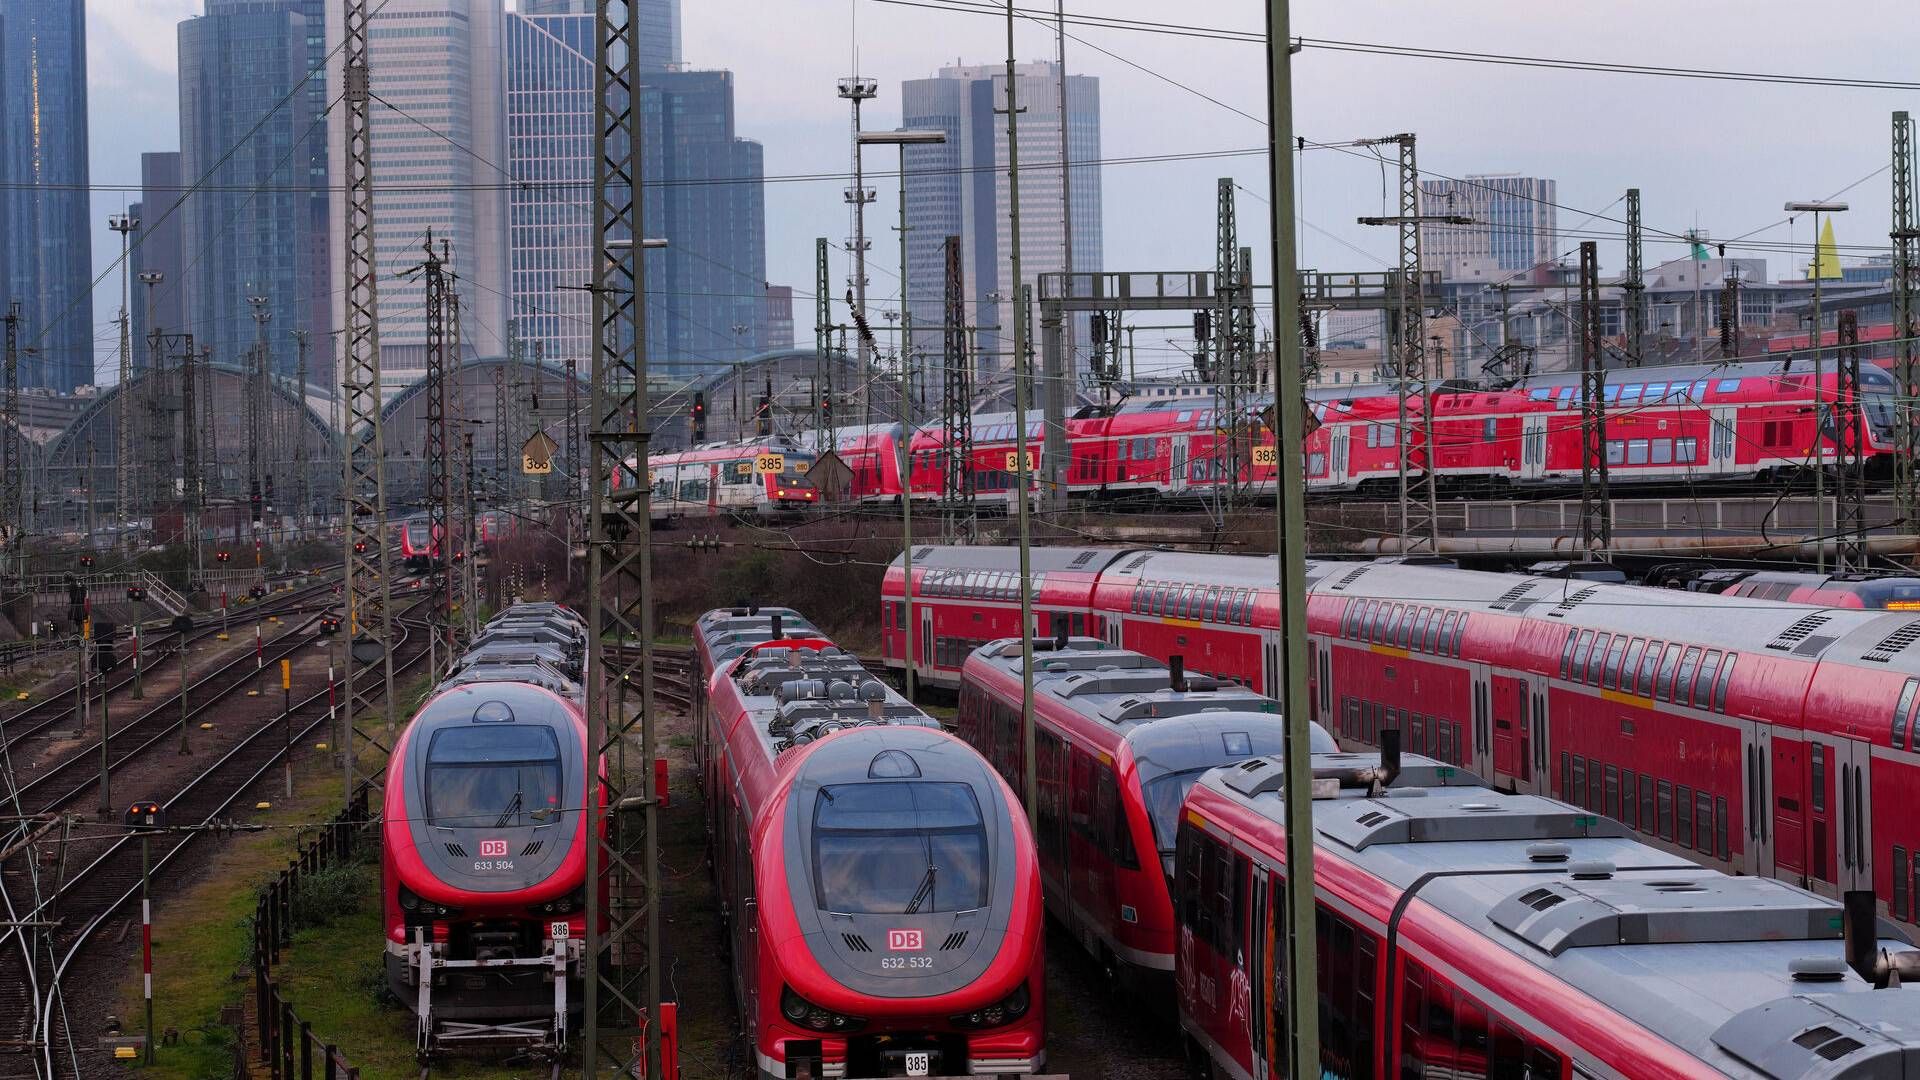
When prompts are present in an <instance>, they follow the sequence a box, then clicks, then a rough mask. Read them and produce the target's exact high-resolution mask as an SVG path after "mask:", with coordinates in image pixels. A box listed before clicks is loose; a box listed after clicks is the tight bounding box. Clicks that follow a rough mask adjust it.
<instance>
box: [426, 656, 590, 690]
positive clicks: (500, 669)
mask: <svg viewBox="0 0 1920 1080" xmlns="http://www.w3.org/2000/svg"><path fill="white" fill-rule="evenodd" d="M496 682H514V683H529V684H531V685H533V686H539V687H543V688H545V689H548V690H551V691H553V692H554V693H556V694H559V695H561V696H563V697H578V696H580V694H581V693H582V691H581V688H580V684H579V683H577V682H575V681H573V680H572V679H571V678H569V677H567V675H565V674H564V673H562V672H561V671H560V670H558V669H557V668H555V667H553V666H552V665H551V664H550V663H548V662H547V661H546V660H545V659H542V658H539V657H524V658H516V659H512V660H507V659H498V660H494V659H489V660H486V661H483V662H479V663H475V664H471V665H468V666H465V667H462V668H461V669H460V670H458V671H456V672H454V673H453V674H452V675H449V676H447V677H446V678H445V679H442V680H441V681H440V689H442V690H445V689H448V688H451V687H455V686H468V685H471V684H474V683H496Z"/></svg>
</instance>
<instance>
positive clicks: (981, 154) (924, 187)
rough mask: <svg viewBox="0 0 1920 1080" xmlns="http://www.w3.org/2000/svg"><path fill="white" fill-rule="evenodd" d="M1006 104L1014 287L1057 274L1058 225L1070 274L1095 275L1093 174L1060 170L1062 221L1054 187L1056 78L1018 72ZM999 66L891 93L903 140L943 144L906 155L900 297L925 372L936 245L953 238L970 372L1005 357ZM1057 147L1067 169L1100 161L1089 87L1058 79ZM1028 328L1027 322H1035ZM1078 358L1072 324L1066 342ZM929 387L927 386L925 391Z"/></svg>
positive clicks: (1007, 264) (936, 277)
mask: <svg viewBox="0 0 1920 1080" xmlns="http://www.w3.org/2000/svg"><path fill="white" fill-rule="evenodd" d="M1014 79H1015V82H1014V94H1015V98H1016V100H1017V102H1018V104H1019V106H1020V107H1021V108H1022V109H1024V110H1025V111H1024V112H1023V113H1021V115H1020V264H1021V265H1020V270H1021V283H1022V284H1028V285H1031V284H1034V283H1035V280H1036V278H1037V277H1038V275H1040V274H1043V273H1054V272H1058V271H1060V270H1063V269H1065V268H1066V239H1067V229H1068V224H1069V217H1071V227H1072V236H1073V269H1074V270H1075V271H1076V272H1080V273H1087V272H1092V271H1097V270H1099V269H1100V267H1101V266H1102V263H1103V255H1102V241H1101V197H1100V170H1099V169H1098V168H1097V167H1095V166H1091V165H1080V164H1076V165H1074V166H1073V168H1072V176H1071V177H1070V178H1069V187H1070V188H1071V189H1072V197H1073V206H1072V212H1071V215H1069V213H1068V208H1067V206H1066V205H1065V201H1064V199H1063V198H1062V192H1061V185H1060V169H1061V146H1060V121H1059V117H1060V69H1059V66H1058V65H1057V64H1054V63H1029V64H1019V65H1016V66H1015V68H1014ZM1005 104H1006V66H1005V65H1000V64H983V65H973V66H960V67H948V68H942V69H940V72H939V74H938V75H936V76H935V77H933V78H931V79H910V80H908V81H907V82H905V83H902V84H901V110H902V114H903V119H904V123H905V125H906V126H907V127H909V128H937V129H939V130H941V131H944V132H946V135H947V141H946V143H945V144H944V145H938V146H915V147H909V148H908V149H907V156H906V169H907V287H908V290H909V292H908V303H909V305H910V306H911V307H912V309H913V322H914V328H915V329H914V349H915V351H916V352H917V353H919V354H921V355H923V356H926V357H931V358H933V360H932V361H931V362H930V363H929V367H928V370H933V369H934V365H937V361H938V357H939V355H940V350H941V336H940V330H939V328H940V325H941V322H942V319H943V317H944V311H943V307H942V302H943V299H944V297H945V294H946V261H945V255H944V254H943V248H942V245H943V244H944V243H945V241H946V238H947V237H948V236H958V237H960V238H961V258H962V263H963V268H962V277H963V278H964V281H965V287H966V299H967V310H968V312H969V317H970V318H971V319H972V320H973V321H974V322H975V323H976V324H977V325H979V326H981V327H995V328H1006V329H992V330H989V329H982V330H981V331H980V333H979V335H978V339H977V342H978V350H979V353H980V355H979V356H978V357H977V358H976V361H977V367H976V370H977V371H979V372H981V373H983V374H989V373H992V372H996V371H1004V370H1005V369H1006V368H1007V366H1008V360H1009V357H1008V356H1007V355H1006V354H1007V352H1008V351H1009V350H1011V348H1012V331H1011V323H1010V322H1009V321H1008V320H1010V319H1011V318H1012V315H1013V302H1014V300H1015V298H1016V295H1017V294H1016V291H1015V284H1014V282H1013V281H1012V280H1011V279H1012V264H1011V259H1010V255H1011V248H1010V244H1011V241H1012V231H1011V229H1012V227H1011V224H1010V222H1009V219H1008V214H1007V210H1008V201H1009V200H1008V188H1007V176H1006V170H1007V129H1006V118H1005V117H1004V116H997V115H996V114H995V112H994V110H996V109H999V108H1002V107H1004V106H1005ZM1067 139H1068V144H1069V147H1068V148H1069V151H1070V155H1071V157H1070V160H1072V161H1074V162H1091V161H1097V160H1099V157H1100V80H1099V79H1098V78H1096V77H1094V76H1090V75H1069V76H1068V77H1067ZM1036 318H1037V315H1036ZM1076 336H1077V337H1078V338H1079V339H1080V341H1081V343H1082V348H1081V350H1080V355H1081V356H1082V357H1084V356H1085V355H1086V348H1085V343H1086V340H1087V330H1086V324H1085V322H1084V320H1082V322H1081V324H1080V327H1079V328H1078V329H1077V331H1076ZM936 385H937V384H936Z"/></svg>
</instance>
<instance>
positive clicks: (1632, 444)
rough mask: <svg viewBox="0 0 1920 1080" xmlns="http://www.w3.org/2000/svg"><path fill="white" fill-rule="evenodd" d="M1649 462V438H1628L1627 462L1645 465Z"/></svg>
mask: <svg viewBox="0 0 1920 1080" xmlns="http://www.w3.org/2000/svg"><path fill="white" fill-rule="evenodd" d="M1646 463H1647V440H1645V439H1628V440H1627V464H1629V465H1645V464H1646Z"/></svg>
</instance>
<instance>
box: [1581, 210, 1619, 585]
mask: <svg viewBox="0 0 1920 1080" xmlns="http://www.w3.org/2000/svg"><path fill="white" fill-rule="evenodd" d="M1598 247H1599V246H1598V245H1597V244H1595V243H1594V242H1593V241H1591V240H1587V241H1583V242H1582V243H1581V244H1580V548H1581V550H1582V551H1584V552H1586V553H1587V554H1588V555H1597V556H1599V557H1601V558H1605V557H1606V556H1607V554H1608V552H1609V550H1610V549H1611V548H1612V547H1613V506H1612V504H1611V503H1609V502H1608V501H1607V403H1606V390H1607V366H1606V355H1605V354H1604V353H1603V352H1602V344H1601V340H1600V256H1599V251H1598Z"/></svg>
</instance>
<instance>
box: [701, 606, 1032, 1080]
mask: <svg viewBox="0 0 1920 1080" xmlns="http://www.w3.org/2000/svg"><path fill="white" fill-rule="evenodd" d="M717 614H718V616H719V617H703V618H702V620H701V621H700V623H699V624H698V625H697V627H696V634H697V635H700V636H707V635H721V634H738V633H740V632H742V631H743V630H744V629H746V628H744V627H742V626H741V625H739V623H740V621H741V619H742V618H764V620H765V625H766V628H767V633H768V635H769V636H768V637H767V638H766V640H763V641H759V642H755V643H752V644H745V643H743V642H738V641H730V642H727V643H726V644H725V646H724V647H722V646H721V645H720V643H719V642H717V641H716V642H713V646H714V647H712V648H709V649H707V650H706V652H705V655H709V656H715V657H718V656H720V655H721V654H722V653H723V652H724V651H726V650H728V649H731V648H732V647H733V646H734V645H738V644H745V648H744V650H742V651H739V652H738V654H737V655H734V656H732V657H731V658H730V659H724V660H717V661H716V662H715V664H714V668H713V670H712V671H711V672H710V673H709V675H708V679H707V688H706V693H705V695H704V697H703V698H702V699H701V701H700V703H699V704H698V706H697V708H696V713H697V716H698V719H699V735H698V736H697V740H696V741H698V742H700V743H701V744H702V745H701V747H700V749H699V758H700V761H701V770H702V784H703V786H704V787H705V789H706V791H707V796H708V797H707V806H708V813H709V822H708V827H709V832H710V839H711V844H712V861H713V866H714V872H715V876H716V878H717V881H718V885H719V892H720V895H721V897H722V902H723V914H724V917H725V920H726V922H727V935H728V936H727V941H728V944H729V948H730V952H731V957H732V971H733V983H734V990H735V993H736V995H737V1000H738V1002H739V1005H740V1013H741V1017H742V1020H743V1022H744V1025H745V1027H746V1030H747V1032H748V1033H749V1035H750V1037H751V1038H752V1041H753V1047H754V1055H755V1059H756V1063H757V1071H756V1075H757V1076H759V1077H760V1078H761V1080H790V1078H792V1077H795V1076H802V1075H810V1076H838V1077H872V1076H898V1075H919V1076H928V1075H931V1076H958V1075H974V1074H983V1075H1004V1074H1027V1073H1036V1072H1039V1071H1041V1070H1042V1068H1043V1067H1044V1065H1045V1061H1046V1051H1045V1041H1044V1032H1045V1023H1044V1000H1043V999H1044V990H1045V987H1044V961H1043V956H1042V943H1043V942H1042V939H1043V934H1042V920H1043V917H1044V916H1043V914H1042V907H1041V899H1040V876H1039V871H1038V868H1037V866H1036V864H1035V853H1034V847H1033V838H1032V835H1031V833H1030V832H1029V831H1028V828H1027V821H1026V817H1025V815H1024V814H1022V813H1021V810H1020V805H1019V803H1018V801H1017V800H1016V799H1015V798H1014V795H1013V793H1012V791H1010V790H1009V789H1008V787H1007V785H1006V784H1005V783H1004V782H1003V781H1002V780H1001V779H1000V777H999V776H998V775H997V774H995V773H994V771H993V769H992V768H991V767H990V766H989V765H988V764H987V763H986V762H985V761H984V760H982V759H981V757H980V756H979V755H978V754H976V753H975V752H973V750H972V749H970V748H969V747H968V746H967V744H966V743H965V742H963V741H961V740H960V739H958V738H955V737H954V736H952V735H950V734H947V733H946V732H944V731H942V730H941V729H940V726H939V723H938V722H937V721H935V720H933V719H932V718H931V717H929V716H927V715H926V714H925V713H922V712H921V711H920V710H919V709H917V708H915V707H913V706H912V705H910V704H908V703H907V702H906V701H905V700H904V699H902V698H900V697H899V696H898V695H896V694H893V693H892V692H891V691H889V690H888V689H887V688H886V687H885V686H884V685H883V684H881V683H880V682H878V681H877V680H875V679H873V678H871V677H870V676H868V675H867V673H866V671H865V669H864V668H862V667H861V666H860V665H859V663H858V662H857V661H856V660H854V658H853V657H851V656H849V655H847V654H845V653H843V652H841V651H840V650H839V649H838V648H836V647H835V646H834V645H833V644H832V642H830V641H828V640H826V639H825V638H822V637H819V636H817V635H816V636H808V637H792V638H790V637H785V636H780V637H774V636H772V633H773V631H774V625H773V620H774V617H775V616H774V615H773V614H772V613H769V614H767V615H765V616H744V617H743V616H738V615H735V614H734V613H732V612H730V611H729V612H725V613H717ZM783 623H784V620H783ZM727 624H730V625H727Z"/></svg>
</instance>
